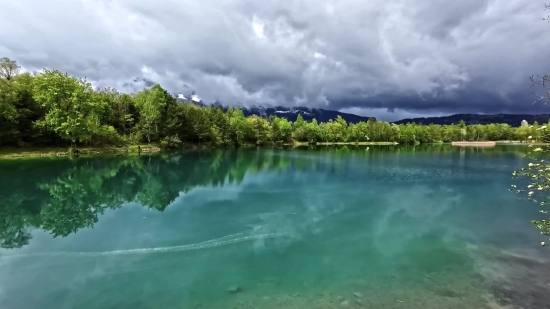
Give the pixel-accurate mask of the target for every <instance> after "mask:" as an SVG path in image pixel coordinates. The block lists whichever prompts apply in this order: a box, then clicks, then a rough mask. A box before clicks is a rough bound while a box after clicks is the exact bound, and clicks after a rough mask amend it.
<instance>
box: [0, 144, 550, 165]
mask: <svg viewBox="0 0 550 309" xmlns="http://www.w3.org/2000/svg"><path fill="white" fill-rule="evenodd" d="M429 144H437V145H440V144H447V145H452V146H454V147H484V148H490V147H494V146H502V145H510V146H528V145H548V144H547V143H521V142H519V141H483V142H463V141H457V142H451V143H429ZM397 145H400V144H399V143H397V142H319V143H313V144H310V143H309V142H294V143H274V144H271V145H265V146H261V147H281V146H282V147H304V146H397ZM404 145H405V144H404ZM138 146H139V147H141V149H142V153H144V154H147V153H159V152H166V151H174V150H199V149H225V148H227V147H216V146H212V145H210V144H208V143H204V144H193V143H189V144H184V145H182V146H181V147H177V148H169V149H164V148H161V147H160V145H159V144H158V143H154V144H150V145H149V147H148V146H147V144H136V145H130V146H128V147H114V146H83V147H78V150H79V151H80V156H81V157H88V156H94V155H109V154H110V155H119V154H124V155H137V154H138V151H137V149H138ZM239 147H242V148H247V147H256V145H254V144H245V145H241V146H239ZM229 148H233V147H229ZM54 157H71V155H70V154H69V150H68V147H66V146H65V147H3V148H0V160H10V159H36V158H54Z"/></svg>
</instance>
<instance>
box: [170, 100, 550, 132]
mask: <svg viewBox="0 0 550 309" xmlns="http://www.w3.org/2000/svg"><path fill="white" fill-rule="evenodd" d="M175 97H176V98H177V99H178V100H179V101H182V102H190V103H193V104H196V105H199V106H209V105H215V106H219V107H222V108H223V109H225V110H227V107H223V106H222V105H221V104H220V103H219V102H214V103H212V104H205V103H204V102H203V101H202V100H201V99H200V98H199V97H198V96H197V95H196V94H195V93H194V92H191V93H189V94H187V95H182V94H177V95H175ZM239 108H240V109H241V110H242V111H243V113H244V115H245V116H251V115H258V116H262V117H269V116H271V115H276V116H278V117H281V118H286V119H288V120H290V121H293V122H294V121H296V118H297V117H298V115H302V117H303V118H304V120H306V121H311V120H313V119H317V121H318V122H328V121H329V120H331V119H332V120H334V119H336V117H337V116H341V117H342V118H344V120H346V122H348V123H357V122H360V121H368V120H369V118H373V119H374V120H376V118H374V117H365V116H359V115H354V114H348V113H342V112H339V111H335V110H328V109H322V108H309V107H302V106H300V107H284V106H273V107H262V106H254V105H253V106H251V107H243V106H239ZM460 120H464V122H465V123H466V124H488V123H506V124H509V125H511V126H513V127H518V126H520V124H521V121H522V120H526V121H527V122H528V123H533V122H535V121H537V122H538V123H548V122H549V120H550V114H542V115H526V114H496V115H479V114H455V115H451V116H441V117H421V118H406V119H402V120H399V121H395V122H394V123H395V124H407V123H412V122H414V123H418V124H425V125H428V124H439V125H450V124H457V123H459V122H460Z"/></svg>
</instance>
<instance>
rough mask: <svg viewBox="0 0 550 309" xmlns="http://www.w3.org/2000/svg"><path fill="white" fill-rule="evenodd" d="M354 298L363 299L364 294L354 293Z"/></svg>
mask: <svg viewBox="0 0 550 309" xmlns="http://www.w3.org/2000/svg"><path fill="white" fill-rule="evenodd" d="M353 296H355V297H357V298H361V297H363V294H361V293H358V292H355V293H353Z"/></svg>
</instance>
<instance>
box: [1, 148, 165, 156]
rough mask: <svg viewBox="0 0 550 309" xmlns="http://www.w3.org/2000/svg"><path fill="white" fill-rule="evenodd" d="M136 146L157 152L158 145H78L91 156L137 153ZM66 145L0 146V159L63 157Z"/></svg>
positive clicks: (67, 151) (81, 150)
mask: <svg viewBox="0 0 550 309" xmlns="http://www.w3.org/2000/svg"><path fill="white" fill-rule="evenodd" d="M138 147H141V150H142V153H148V152H158V151H160V150H161V149H160V147H159V146H158V145H156V144H151V145H150V146H149V147H147V144H144V145H131V146H128V147H113V146H93V147H91V146H90V147H88V146H83V147H78V150H79V151H80V156H91V155H98V154H117V153H135V154H137V153H138ZM69 155H70V152H69V149H68V147H2V148H0V159H21V158H40V157H63V156H69Z"/></svg>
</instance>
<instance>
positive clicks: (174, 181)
mask: <svg viewBox="0 0 550 309" xmlns="http://www.w3.org/2000/svg"><path fill="white" fill-rule="evenodd" d="M312 150H313V151H312ZM279 151H280V150H279ZM465 152H467V153H469V154H471V155H476V154H483V155H487V154H493V155H497V156H498V155H501V156H502V155H504V156H514V155H520V154H522V153H524V152H525V148H523V147H495V148H483V149H479V148H462V149H459V148H456V147H451V146H449V145H428V146H426V145H421V146H408V147H390V146H388V147H384V146H380V147H352V146H343V147H317V148H309V149H306V148H303V150H300V149H298V150H296V151H294V152H291V153H290V154H286V155H279V152H278V150H271V151H258V150H227V151H222V150H212V151H201V152H186V153H175V154H163V155H160V156H152V157H144V156H142V157H112V158H80V159H77V160H65V159H63V160H56V161H54V162H52V161H39V160H35V161H29V162H24V163H20V162H0V170H2V176H1V177H0V184H1V185H0V217H1V218H2V222H0V223H1V226H0V247H1V248H8V249H9V248H20V247H22V246H25V245H27V244H28V243H29V241H30V240H31V235H30V233H29V229H32V228H40V229H43V230H45V231H48V232H50V233H51V234H52V235H53V236H67V235H69V234H71V233H75V232H77V231H78V230H79V229H81V228H85V227H93V225H94V224H95V223H97V221H98V216H100V215H101V214H103V213H104V212H105V210H106V209H116V208H119V207H120V206H121V205H123V204H125V203H129V202H135V203H139V204H141V205H143V206H144V207H147V208H151V209H155V210H158V211H164V210H165V208H166V207H167V206H168V205H170V204H171V203H172V202H173V201H174V200H175V199H176V198H177V197H178V196H179V195H180V194H181V193H185V192H189V191H190V190H192V189H193V188H197V187H201V186H221V185H224V184H228V183H239V182H241V181H242V180H243V178H244V177H245V175H246V174H247V173H258V172H260V171H267V170H284V169H286V168H288V167H290V166H292V168H293V169H295V170H310V171H313V172H314V171H316V170H319V169H323V171H328V172H330V173H334V174H341V173H345V172H347V171H349V168H350V167H351V166H352V165H353V164H354V162H353V159H354V158H356V159H357V158H359V159H360V160H364V158H365V157H367V158H369V157H370V160H371V161H370V163H372V164H381V163H386V165H388V164H387V163H390V162H388V161H390V160H393V161H394V163H397V162H398V161H399V158H400V156H399V155H407V154H419V153H429V154H431V155H434V154H437V153H441V154H445V155H446V156H447V158H451V159H452V156H448V155H449V153H451V154H455V155H460V154H461V153H465ZM380 153H392V154H394V155H393V156H391V157H383V156H376V154H380ZM320 155H323V156H322V157H320ZM341 155H346V156H348V157H350V158H351V160H342V158H341V157H340V156H341ZM312 157H315V159H314V160H312V159H311V158H312ZM381 160H384V162H381ZM388 166H391V165H388ZM386 172H387V173H388V174H387V175H384V177H387V176H388V175H391V172H392V171H391V170H386ZM416 172H418V171H416ZM400 173H401V174H402V171H400ZM300 175H301V174H296V177H300ZM409 176H410V175H409ZM306 198H307V199H310V200H312V201H313V200H317V203H316V205H317V206H319V205H321V204H322V195H319V194H318V193H312V194H311V195H310V196H308V197H306ZM330 207H332V208H333V210H334V211H337V209H338V205H330ZM317 210H318V207H316V208H315V209H312V211H313V212H315V211H317ZM277 213H280V212H277ZM315 218H317V216H316V215H315V214H314V213H312V214H311V220H316V219H315Z"/></svg>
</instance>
